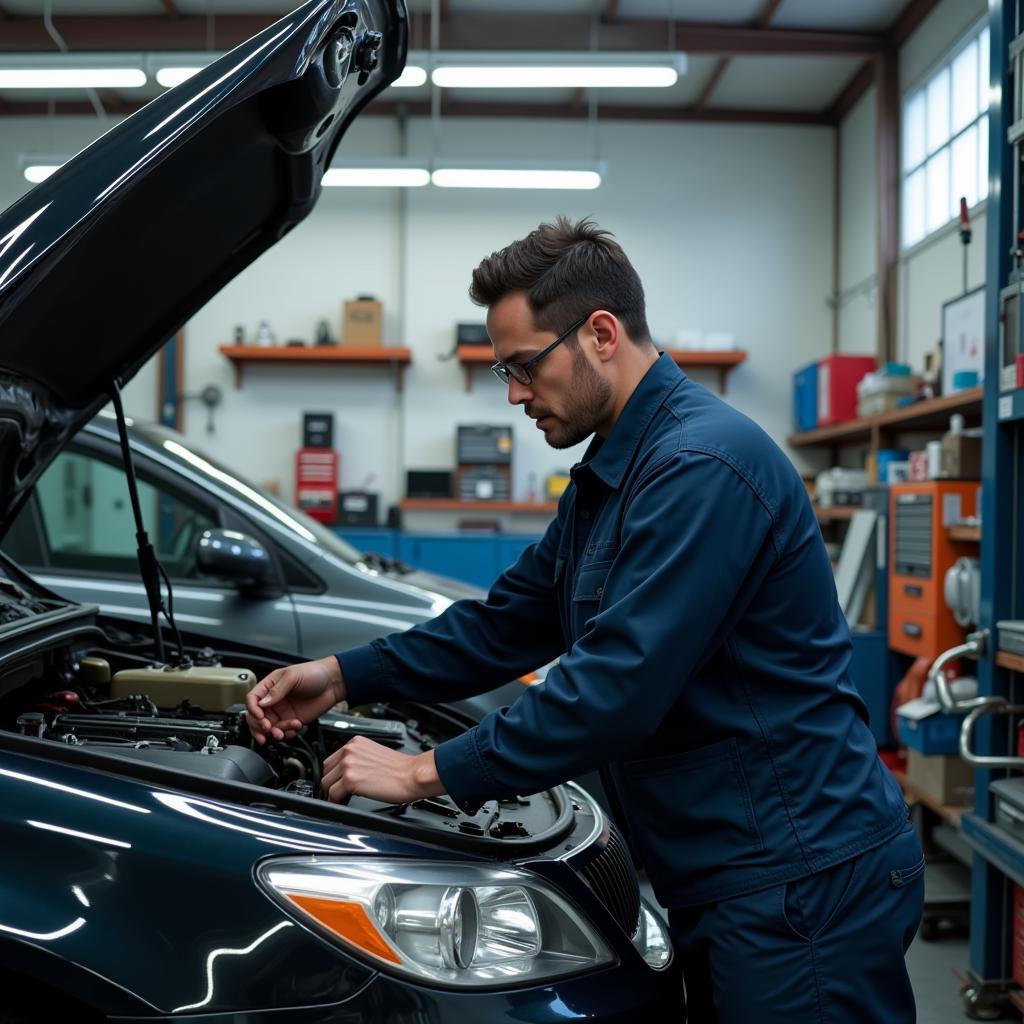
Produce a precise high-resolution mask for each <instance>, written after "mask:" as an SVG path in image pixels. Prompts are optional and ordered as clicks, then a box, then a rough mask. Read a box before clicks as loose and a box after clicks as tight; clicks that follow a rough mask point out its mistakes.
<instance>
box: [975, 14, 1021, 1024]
mask: <svg viewBox="0 0 1024 1024" xmlns="http://www.w3.org/2000/svg"><path fill="white" fill-rule="evenodd" d="M989 23H990V31H991V50H990V53H991V69H990V82H991V90H990V95H992V96H993V102H992V104H991V106H990V109H989V133H990V134H989V192H988V203H987V210H986V221H987V223H986V227H987V242H986V244H987V252H986V313H985V318H986V331H985V387H984V396H983V399H982V421H983V425H984V448H983V453H982V505H981V508H982V512H981V520H982V522H983V523H984V524H985V528H984V531H983V532H982V536H981V542H980V555H981V573H982V586H981V615H980V621H979V632H980V633H982V634H983V635H984V650H983V652H982V655H981V656H980V657H979V658H978V661H977V675H978V687H979V694H980V696H982V697H988V698H1002V699H1003V700H1005V701H1006V702H1008V704H1009V705H1010V706H1011V707H1010V711H1013V708H1012V706H1013V705H1022V704H1024V673H1021V672H1020V667H1021V665H1019V664H1017V662H1015V661H1013V660H1011V659H1010V658H1008V657H1007V656H1006V655H1005V654H1000V653H999V652H998V637H997V630H996V622H998V621H999V620H1001V619H1016V618H1021V617H1024V572H1022V569H1024V564H1022V548H1021V544H1020V542H1019V538H1020V536H1021V530H1020V528H1019V523H1020V520H1021V515H1020V511H1021V508H1022V501H1024V472H1022V469H1024V447H1022V442H1024V434H1022V428H1024V392H1022V390H1020V389H1016V388H1015V384H1016V380H1015V379H1014V374H1013V372H1012V371H1011V370H1010V369H1009V366H1010V364H1011V363H1012V361H1013V355H1014V354H1015V353H1016V352H1024V343H1022V341H1024V337H1022V331H1024V325H1022V320H1024V318H1022V317H1020V316H1015V317H1014V316H1009V317H1007V316H1006V313H1007V311H1008V310H1009V308H1010V306H1009V303H1011V302H1013V301H1014V299H1016V308H1017V309H1020V308H1021V307H1022V306H1024V303H1021V301H1020V300H1021V297H1022V296H1024V281H1020V280H1019V278H1020V275H1021V274H1024V235H1022V234H1021V232H1022V230H1024V210H1022V188H1021V167H1022V164H1021V160H1022V156H1024V152H1022V150H1024V104H1022V87H1024V74H1022V73H1021V69H1024V0H991V2H990V3H989ZM1022 664H1024V663H1022ZM1020 718H1021V716H1020V715H1019V714H1016V713H1007V711H1006V709H1005V708H1004V709H1003V710H1002V711H1001V712H1000V711H999V709H997V713H993V714H986V715H984V717H982V718H980V719H979V720H978V722H977V725H976V726H975V730H974V740H973V748H974V754H975V755H978V756H981V757H1005V756H1007V755H1013V754H1014V753H1015V752H1016V736H1015V733H1016V725H1017V723H1018V721H1019V720H1020ZM1020 764H1021V768H1014V767H1005V766H993V765H991V764H976V765H975V771H974V791H975V805H974V811H973V813H969V814H964V815H963V818H962V821H961V828H962V832H961V835H962V838H963V839H964V840H965V841H966V842H967V844H968V845H969V846H970V848H971V851H972V863H971V955H970V966H969V970H968V977H969V986H968V987H967V988H966V989H965V991H964V1009H965V1012H966V1013H967V1015H968V1016H969V1017H973V1018H975V1019H992V1018H993V1014H994V1013H995V1012H996V1011H997V1010H998V1009H999V1008H1010V1007H1011V1006H1017V1005H1021V1006H1024V1001H1021V995H1022V994H1024V993H1022V991H1021V989H1020V988H1018V987H1017V986H1016V985H1015V984H1014V983H1013V981H1012V963H1011V954H1012V947H1013V931H1012V930H1013V927H1014V921H1013V885H1014V884H1017V885H1024V843H1022V842H1021V841H1020V840H1019V839H1018V838H1017V837H1016V836H1014V835H1013V834H1011V833H1010V832H1009V831H1007V830H1006V829H1004V828H1002V827H1000V825H999V824H998V823H997V820H996V814H995V810H996V806H995V805H996V800H995V796H994V794H993V792H992V790H991V788H990V786H991V784H992V783H993V782H994V781H996V780H998V779H1002V778H1006V777H1007V776H1008V775H1012V776H1017V777H1019V775H1020V772H1021V770H1022V769H1024V760H1021V762H1020Z"/></svg>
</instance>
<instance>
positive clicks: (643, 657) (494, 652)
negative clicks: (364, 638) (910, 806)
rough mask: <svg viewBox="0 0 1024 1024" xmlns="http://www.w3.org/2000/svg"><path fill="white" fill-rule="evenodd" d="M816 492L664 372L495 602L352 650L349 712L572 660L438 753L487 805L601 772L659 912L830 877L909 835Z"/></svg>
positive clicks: (630, 410) (633, 404) (700, 391)
mask: <svg viewBox="0 0 1024 1024" xmlns="http://www.w3.org/2000/svg"><path fill="white" fill-rule="evenodd" d="M850 651H851V642H850V635H849V630H848V629H847V625H846V621H845V619H844V617H843V614H842V611H841V610H840V608H839V604H838V600H837V597H836V588H835V583H834V580H833V574H832V569H831V566H830V564H829V560H828V556H827V554H826V552H825V547H824V544H823V543H822V539H821V532H820V529H819V527H818V523H817V520H816V518H815V516H814V512H813V510H812V508H811V504H810V501H809V500H808V497H807V492H806V490H805V488H804V485H803V483H802V481H801V480H800V477H799V475H798V474H797V472H796V470H795V469H794V467H793V465H792V464H791V463H790V461H789V459H788V458H787V457H786V456H785V455H784V454H783V453H782V451H780V449H779V448H778V447H777V446H776V445H775V444H774V443H773V442H772V440H771V439H770V438H769V437H768V436H767V435H766V434H765V433H764V432H763V431H762V430H761V429H760V428H759V427H758V426H756V425H755V424H754V423H753V422H752V421H751V420H749V419H748V418H747V417H745V416H743V415H742V414H740V413H739V412H737V411H736V410H735V409H732V408H731V407H730V406H728V405H726V404H725V403H724V402H722V401H720V400H719V399H718V398H716V397H715V396H714V395H712V394H711V393H710V392H709V391H708V390H706V389H705V388H703V387H701V386H700V385H698V384H696V383H694V382H693V381H691V380H690V379H689V378H687V377H686V375H685V374H683V373H682V372H681V371H680V370H679V369H678V368H677V367H676V366H675V364H674V363H673V362H672V361H671V360H670V359H669V358H668V357H667V356H665V355H661V356H660V357H659V358H658V360H657V361H656V362H655V363H654V364H653V365H652V366H651V368H650V369H649V371H648V372H647V374H646V375H645V376H644V378H643V380H642V381H641V382H640V384H639V386H638V387H637V389H636V391H635V392H634V393H633V395H632V396H631V398H630V399H629V402H628V403H627V405H626V407H625V409H624V410H623V413H622V415H621V416H620V418H619V420H618V422H617V423H616V424H615V427H614V428H613V430H612V432H611V434H610V435H609V437H608V438H607V439H606V440H602V439H601V438H600V437H595V439H594V441H593V443H592V444H591V445H590V447H589V449H588V450H587V453H586V455H585V456H584V459H583V461H582V462H581V463H579V464H578V465H577V466H575V467H574V468H573V471H572V483H571V484H570V486H569V487H568V489H567V490H566V492H565V494H564V495H563V496H562V499H561V501H560V502H559V506H558V514H557V517H556V518H555V520H554V521H553V522H552V523H551V525H550V526H549V527H548V529H547V531H546V532H545V534H544V536H543V537H542V538H541V539H540V540H539V541H538V542H537V543H536V544H535V545H533V546H532V547H530V548H528V549H527V550H526V551H525V552H524V553H523V555H522V556H521V557H520V558H519V560H518V561H517V562H516V564H515V565H513V566H512V567H511V568H510V569H508V570H507V571H506V572H505V573H503V574H502V575H501V576H500V577H499V579H498V580H497V582H496V583H495V584H494V586H493V587H492V588H491V591H490V593H489V595H488V597H487V599H486V600H485V601H460V602H458V603H456V604H454V605H452V606H451V607H450V608H449V609H448V610H447V611H445V612H444V613H443V614H442V615H440V616H438V617H437V618H435V619H433V620H431V621H429V622H427V623H424V624H423V625H420V626H417V627H415V628H413V629H410V630H409V631H408V632H405V633H399V634H394V635H392V636H389V637H386V638H384V639H381V640H376V641H374V642H373V643H371V644H368V645H366V646H364V647H359V648H356V649H354V650H351V651H348V652H343V653H341V654H339V655H338V658H339V661H340V664H341V668H342V671H343V674H344V678H345V683H346V686H347V688H348V694H349V700H350V702H351V703H353V704H360V703H364V702H367V701H372V700H382V699H388V698H408V699H418V700H426V701H443V700H454V699H459V698H462V697H466V696H469V695H471V694H476V693H482V692H485V691H486V690H488V689H491V688H493V687H495V686H496V685H499V684H501V683H504V682H506V681H507V680H508V679H510V678H514V677H516V676H517V675H520V674H522V673H525V672H527V671H529V670H531V669H534V668H536V667H537V666H538V665H541V664H543V663H545V662H547V661H550V660H552V659H554V658H556V657H558V656H559V655H561V658H560V660H559V662H558V664H557V665H555V666H554V667H552V668H551V669H550V670H549V672H548V673H547V678H546V680H545V681H544V682H543V683H541V684H539V685H535V686H532V687H529V688H528V689H526V690H525V691H524V693H523V695H522V696H521V697H520V698H519V699H518V700H517V701H516V702H515V703H514V704H513V705H512V706H511V707H508V708H503V709H501V710H500V711H496V712H492V713H491V714H489V715H487V716H486V717H485V718H484V719H483V721H482V722H481V723H480V724H479V725H478V726H477V727H476V728H474V729H472V730H470V731H469V732H467V733H465V734H464V735H462V736H459V737H458V738H456V739H453V740H449V741H448V742H446V743H443V744H441V745H440V746H439V747H438V748H437V750H436V752H435V757H436V764H437V770H438V772H439V774H440V777H441V781H442V782H443V783H444V785H445V787H446V789H447V791H448V793H449V794H451V796H452V797H453V798H455V799H456V800H457V801H459V802H461V803H464V804H467V805H471V804H473V803H480V802H482V801H483V800H484V799H487V798H491V797H496V796H501V795H508V794H514V793H534V792H537V791H538V790H541V789H544V788H547V787H550V786H552V785H555V784H556V783H559V782H563V781H565V780H566V779H570V778H575V777H577V776H580V775H583V774H586V773H587V772H589V771H592V770H593V769H595V768H596V767H598V766H601V765H606V766H607V773H606V779H607V777H608V776H610V778H611V781H612V783H613V789H614V791H615V793H616V795H617V797H618V802H619V803H620V804H621V807H622V809H623V811H624V813H625V817H626V824H627V828H628V834H629V837H630V841H631V843H632V844H633V845H634V848H635V849H636V851H637V853H638V854H639V855H640V857H641V859H642V860H643V862H644V865H645V867H646V869H647V872H648V876H649V877H650V879H651V883H652V885H653V887H654V891H655V894H656V895H657V897H658V900H659V902H660V903H661V904H662V905H663V906H667V907H682V906H691V905H697V904H703V903H709V902H712V901H716V900H721V899H725V898H728V897H732V896H738V895H741V894H743V893H748V892H754V891H757V890H759V889H764V888H767V887H769V886H774V885H779V884H781V883H783V882H787V881H790V880H793V879H796V878H800V877H802V876H805V875H809V874H812V873H814V872H816V871H820V870H822V869H823V868H826V867H828V866H830V865H833V864H836V863H838V862H840V861H843V860H846V859H848V858H851V857H853V856H855V855H857V854H858V853H860V852H862V851H864V850H868V849H871V848H872V847H874V846H878V845H880V844H882V843H884V842H885V841H887V840H888V839H889V838H891V837H892V836H894V835H895V834H896V833H897V832H898V831H899V830H900V829H901V828H902V826H903V825H904V823H905V822H906V818H907V811H906V806H905V804H904V802H903V799H902V795H901V793H900V790H899V788H898V786H897V785H896V783H895V781H894V780H893V779H892V777H891V776H890V774H889V772H888V770H887V769H886V768H885V767H884V766H883V765H882V764H881V763H880V762H879V760H878V757H877V753H876V749H875V742H874V739H873V738H872V735H871V733H870V732H869V730H868V728H867V725H866V721H867V711H866V708H865V706H864V703H863V701H862V700H861V698H860V696H859V695H858V693H857V691H856V689H855V687H854V686H853V684H852V683H851V682H850V679H849V676H848V668H849V663H850Z"/></svg>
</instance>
